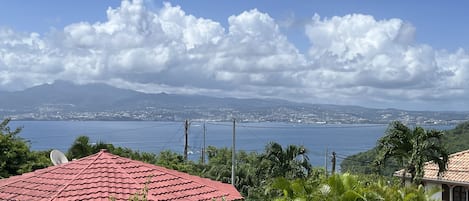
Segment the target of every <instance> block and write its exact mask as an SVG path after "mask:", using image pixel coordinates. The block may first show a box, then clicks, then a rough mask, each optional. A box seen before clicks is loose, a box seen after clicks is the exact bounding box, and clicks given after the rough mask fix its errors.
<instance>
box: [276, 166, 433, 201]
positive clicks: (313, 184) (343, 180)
mask: <svg viewBox="0 0 469 201" xmlns="http://www.w3.org/2000/svg"><path fill="white" fill-rule="evenodd" d="M270 190H277V191H281V192H282V195H281V196H279V197H277V198H276V199H274V200H277V201H293V200H294V201H317V200H319V201H368V200H373V201H374V200H380V201H431V200H432V199H431V196H432V195H433V194H435V193H436V192H438V191H439V189H434V190H430V191H428V192H425V190H424V187H423V186H421V185H420V186H407V187H400V186H399V185H397V184H394V183H392V182H391V183H390V182H386V180H385V179H384V177H379V178H375V180H373V181H366V179H365V180H364V179H363V178H362V177H359V176H357V175H352V174H349V173H345V174H335V175H332V176H331V177H329V178H326V177H324V176H322V177H309V178H307V179H296V180H287V179H285V178H282V177H281V178H276V179H275V180H274V181H273V182H272V183H271V185H270Z"/></svg>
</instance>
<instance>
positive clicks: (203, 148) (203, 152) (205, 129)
mask: <svg viewBox="0 0 469 201" xmlns="http://www.w3.org/2000/svg"><path fill="white" fill-rule="evenodd" d="M206 133H207V128H206V127H205V122H204V146H203V147H202V163H204V164H205V134H206Z"/></svg>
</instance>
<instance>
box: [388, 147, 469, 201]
mask: <svg viewBox="0 0 469 201" xmlns="http://www.w3.org/2000/svg"><path fill="white" fill-rule="evenodd" d="M394 176H402V170H399V171H397V172H395V173H394ZM422 183H423V184H424V186H425V188H426V189H431V188H434V187H438V188H440V189H442V192H440V193H437V194H435V195H434V196H433V198H435V199H437V200H442V201H469V150H466V151H462V152H458V153H454V154H451V155H450V156H449V159H448V167H447V171H446V172H444V173H443V174H441V175H440V176H438V165H437V164H435V163H431V162H427V163H425V166H424V176H423V178H422Z"/></svg>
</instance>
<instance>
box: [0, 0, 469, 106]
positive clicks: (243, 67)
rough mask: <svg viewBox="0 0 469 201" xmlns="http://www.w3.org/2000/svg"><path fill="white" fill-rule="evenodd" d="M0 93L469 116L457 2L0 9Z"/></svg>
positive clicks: (145, 0)
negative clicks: (56, 91)
mask: <svg viewBox="0 0 469 201" xmlns="http://www.w3.org/2000/svg"><path fill="white" fill-rule="evenodd" d="M0 4H1V6H0V90H3V91H17V90H23V89H25V88H28V87H32V86H36V85H40V84H44V83H53V82H54V81H55V80H67V81H72V82H75V83H77V84H86V83H96V82H98V83H106V84H110V85H113V86H116V87H120V88H127V89H133V90H138V91H142V92H147V93H160V92H166V93H178V94H201V95H209V96H217V97H238V98H276V99H286V100H290V101H295V102H305V103H319V104H324V103H325V104H341V105H359V106H365V107H373V108H398V109H408V110H435V111H441V110H453V111H469V101H468V100H469V82H467V80H469V37H467V36H469V23H467V22H469V12H466V10H467V9H466V8H469V3H468V2H465V1H451V3H446V2H445V1H425V2H419V1H403V0H402V1H401V0H397V1H375V0H373V1H372V0H348V1H337V0H329V1H315V0H309V1H302V0H299V1H293V2H291V1H275V0H274V1H267V0H259V1H250V0H239V1H224V0H220V1H215V0H200V1H182V0H180V1H156V0H133V1H131V0H124V1H117V0H100V1H95V0H81V1H72V0H65V1H64V0H50V1H26V0H15V1H13V0H9V1H1V2H0Z"/></svg>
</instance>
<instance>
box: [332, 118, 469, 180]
mask: <svg viewBox="0 0 469 201" xmlns="http://www.w3.org/2000/svg"><path fill="white" fill-rule="evenodd" d="M441 140H442V144H444V145H446V148H447V152H448V153H455V152H459V151H463V150H467V149H469V121H468V122H464V123H461V124H458V125H457V126H456V127H455V128H454V129H451V130H447V131H444V135H443V137H442V139H441ZM376 149H377V147H374V148H373V149H370V150H368V151H365V152H361V153H358V154H355V155H352V156H349V157H347V158H345V159H344V160H343V162H342V163H341V164H340V166H341V169H342V170H343V171H347V172H353V173H361V174H370V173H373V172H374V171H375V169H374V165H373V164H372V163H371V161H373V160H374V159H375V158H376V157H377V155H378V152H377V150H376ZM385 164H386V166H385V167H381V168H380V173H381V174H383V175H386V176H390V175H392V174H393V173H394V172H395V171H396V170H398V169H400V167H401V165H402V164H398V161H397V159H396V158H393V157H390V158H389V159H387V160H386V161H385Z"/></svg>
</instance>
